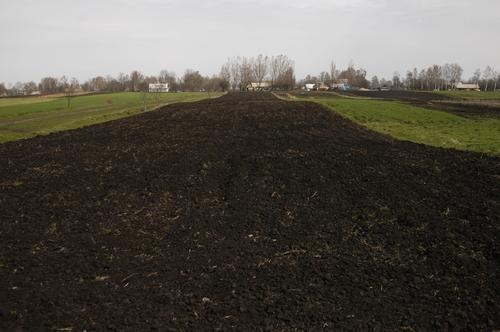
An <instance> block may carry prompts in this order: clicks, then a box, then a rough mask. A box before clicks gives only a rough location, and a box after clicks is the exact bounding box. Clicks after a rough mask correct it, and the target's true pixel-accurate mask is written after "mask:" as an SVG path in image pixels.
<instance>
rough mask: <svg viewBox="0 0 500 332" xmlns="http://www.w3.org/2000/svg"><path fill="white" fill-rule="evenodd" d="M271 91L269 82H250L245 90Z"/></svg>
mask: <svg viewBox="0 0 500 332" xmlns="http://www.w3.org/2000/svg"><path fill="white" fill-rule="evenodd" d="M270 89H271V82H268V81H263V82H260V83H258V82H252V83H250V84H248V85H247V90H248V91H263V90H270Z"/></svg>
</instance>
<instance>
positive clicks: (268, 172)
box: [0, 94, 500, 331]
mask: <svg viewBox="0 0 500 332" xmlns="http://www.w3.org/2000/svg"><path fill="white" fill-rule="evenodd" d="M0 156H1V159H0V216H1V223H0V269H1V270H0V272H1V274H0V330H3V331H16V330H19V331H22V330H26V331H33V330H64V331H69V330H71V329H72V330H73V331H81V330H84V329H85V330H87V331H91V330H116V331H123V330H133V331H146V330H156V329H158V330H186V331H193V330H215V329H221V330H230V329H234V330H237V331H242V330H256V331H260V330H277V331H292V330H293V331H295V330H311V331H318V330H334V329H335V330H356V331H359V330H375V331H389V330H408V331H417V330H449V329H452V330H455V329H457V330H458V329H463V330H475V331H477V330H490V329H500V314H499V312H500V302H499V301H500V300H499V299H500V275H499V273H500V224H499V215H500V205H499V203H500V178H499V176H500V159H498V158H493V157H486V156H481V155H478V154H473V153H466V152H458V151H451V150H443V149H437V148H430V147H426V146H422V145H416V144H411V143H405V142H398V141H394V140H392V139H390V138H387V137H385V136H382V135H379V134H375V133H372V132H369V131H367V130H365V129H362V128H361V127H358V126H357V125H355V124H353V123H351V122H349V121H347V120H345V119H343V118H341V117H339V116H337V115H335V114H334V113H332V112H330V111H328V110H326V109H324V108H322V107H321V106H318V105H315V104H311V103H305V102H296V103H290V102H285V101H280V100H277V99H275V98H274V97H272V95H269V94H234V95H227V96H224V97H222V98H220V99H217V100H207V101H202V102H198V103H191V104H180V105H172V106H168V107H165V108H164V109H162V110H160V111H156V112H151V113H146V114H142V115H140V116H135V117H131V118H127V119H123V120H119V121H114V122H110V123H106V124H101V125H96V126H92V127H87V128H84V129H79V130H74V131H68V132H63V133H59V134H53V135H49V136H46V137H38V138H34V139H30V140H26V141H22V142H15V143H7V144H3V145H0Z"/></svg>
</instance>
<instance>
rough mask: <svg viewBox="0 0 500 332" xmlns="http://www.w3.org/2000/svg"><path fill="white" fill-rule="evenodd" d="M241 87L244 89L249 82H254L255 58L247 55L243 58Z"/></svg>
mask: <svg viewBox="0 0 500 332" xmlns="http://www.w3.org/2000/svg"><path fill="white" fill-rule="evenodd" d="M239 67H240V89H241V90H244V89H246V87H247V86H248V84H250V83H252V81H253V79H254V76H253V70H252V68H253V60H252V59H247V58H246V57H243V58H241V64H240V66H239Z"/></svg>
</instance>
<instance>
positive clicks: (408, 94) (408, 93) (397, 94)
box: [343, 90, 451, 102]
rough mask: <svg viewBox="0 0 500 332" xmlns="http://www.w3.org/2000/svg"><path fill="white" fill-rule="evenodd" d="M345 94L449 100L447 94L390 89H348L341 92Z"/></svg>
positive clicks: (393, 98)
mask: <svg viewBox="0 0 500 332" xmlns="http://www.w3.org/2000/svg"><path fill="white" fill-rule="evenodd" d="M343 93H344V94H347V95H353V96H357V97H365V98H379V99H391V100H399V101H420V102H428V101H432V100H449V99H451V98H450V97H448V96H445V95H440V94H438V93H432V92H420V91H418V92H417V91H405V90H390V91H349V92H343Z"/></svg>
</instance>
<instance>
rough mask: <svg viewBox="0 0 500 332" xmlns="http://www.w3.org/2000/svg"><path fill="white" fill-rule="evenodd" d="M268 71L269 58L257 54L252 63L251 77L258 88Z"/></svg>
mask: <svg viewBox="0 0 500 332" xmlns="http://www.w3.org/2000/svg"><path fill="white" fill-rule="evenodd" d="M268 70H269V58H268V57H267V56H263V55H262V54H259V56H258V57H257V58H256V59H255V60H254V61H253V64H252V71H253V76H254V78H255V80H256V81H257V83H259V86H260V85H261V83H262V81H264V78H266V75H267V73H268Z"/></svg>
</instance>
